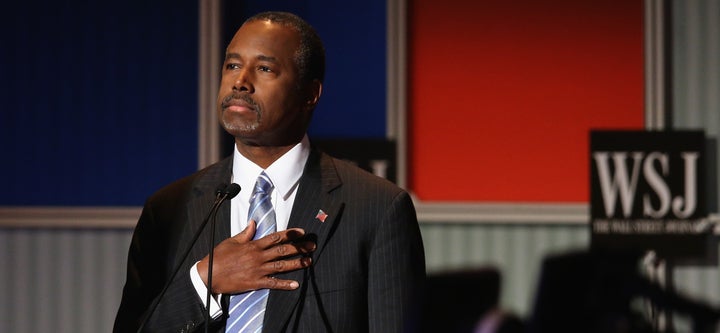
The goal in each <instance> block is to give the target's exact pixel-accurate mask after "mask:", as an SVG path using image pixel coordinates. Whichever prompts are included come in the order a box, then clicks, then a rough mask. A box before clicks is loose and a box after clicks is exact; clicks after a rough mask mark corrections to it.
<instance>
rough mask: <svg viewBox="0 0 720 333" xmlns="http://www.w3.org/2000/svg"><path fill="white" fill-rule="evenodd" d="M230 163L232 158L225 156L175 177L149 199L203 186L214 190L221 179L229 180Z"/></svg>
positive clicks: (183, 194)
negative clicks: (189, 172) (203, 166)
mask: <svg viewBox="0 0 720 333" xmlns="http://www.w3.org/2000/svg"><path fill="white" fill-rule="evenodd" d="M231 163H232V158H225V159H223V160H221V161H218V162H216V163H213V164H211V165H209V166H207V167H205V168H202V169H200V170H198V171H195V172H193V173H191V174H189V175H187V176H184V177H182V178H180V179H176V180H174V181H172V182H171V183H169V184H166V185H164V186H163V187H161V188H160V189H158V190H157V191H155V193H153V194H152V195H151V196H150V198H149V200H158V199H161V198H174V197H179V196H185V195H187V193H189V192H190V191H191V190H193V189H194V188H197V189H200V190H203V189H204V188H212V189H210V190H214V189H215V188H216V187H217V186H218V185H219V184H220V183H221V182H222V180H225V181H229V180H230V178H229V177H230V171H229V170H230V168H231Z"/></svg>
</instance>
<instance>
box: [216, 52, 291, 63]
mask: <svg viewBox="0 0 720 333" xmlns="http://www.w3.org/2000/svg"><path fill="white" fill-rule="evenodd" d="M229 59H240V54H239V53H226V54H225V60H229ZM257 60H260V61H268V62H278V60H277V58H276V57H273V56H267V55H262V54H261V55H259V56H257Z"/></svg>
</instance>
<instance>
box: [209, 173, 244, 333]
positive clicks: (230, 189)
mask: <svg viewBox="0 0 720 333" xmlns="http://www.w3.org/2000/svg"><path fill="white" fill-rule="evenodd" d="M220 192H222V193H221V194H222V200H227V199H232V198H234V197H235V196H236V195H238V193H240V185H238V184H235V183H232V184H230V185H228V186H227V187H225V188H224V189H223V190H222V191H220V189H218V193H220ZM219 206H220V205H218V207H219ZM211 213H212V223H211V225H210V254H209V255H208V268H207V270H208V271H207V292H206V294H205V333H208V332H210V296H211V295H212V267H213V254H214V253H215V218H216V216H217V209H215V211H214V212H211Z"/></svg>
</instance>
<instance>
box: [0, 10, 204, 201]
mask: <svg viewBox="0 0 720 333" xmlns="http://www.w3.org/2000/svg"><path fill="white" fill-rule="evenodd" d="M6 10H7V11H6V12H5V14H4V15H9V16H10V17H8V18H7V19H6V20H4V21H5V22H6V24H7V23H8V22H9V24H11V27H10V29H3V31H4V33H7V34H8V35H7V36H5V37H4V38H3V40H4V41H7V42H5V44H4V45H3V49H4V51H3V53H6V55H5V56H4V58H5V59H6V60H4V61H3V64H2V73H1V74H2V80H3V81H5V84H9V87H7V89H3V91H2V93H1V94H2V106H0V107H1V108H2V118H1V119H2V122H1V124H2V131H0V145H2V151H3V152H4V154H3V155H4V156H5V157H4V161H5V162H4V163H2V164H0V173H1V174H2V175H3V177H4V178H6V179H7V180H8V181H6V182H4V183H5V186H4V190H3V191H0V205H10V206H16V205H58V206H60V205H70V206H94V205H99V206H107V205H111V206H124V205H139V204H142V202H143V201H144V198H145V197H146V196H147V195H148V194H150V193H151V192H152V191H154V190H155V189H157V188H158V187H159V186H160V185H161V184H164V183H167V182H169V181H171V180H173V179H176V178H179V177H180V176H182V175H184V174H187V173H189V172H191V171H193V170H195V169H196V167H197V93H196V91H197V67H198V66H197V53H198V52H197V44H198V42H197V40H198V32H197V26H198V23H197V21H198V19H197V2H196V1H194V0H173V1H169V0H163V1H141V0H133V1H86V2H81V1H49V0H35V1H23V2H17V3H15V4H14V5H13V7H12V8H11V9H7V8H6Z"/></svg>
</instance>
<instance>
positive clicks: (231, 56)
mask: <svg viewBox="0 0 720 333" xmlns="http://www.w3.org/2000/svg"><path fill="white" fill-rule="evenodd" d="M239 58H240V54H239V53H225V60H228V59H239Z"/></svg>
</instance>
